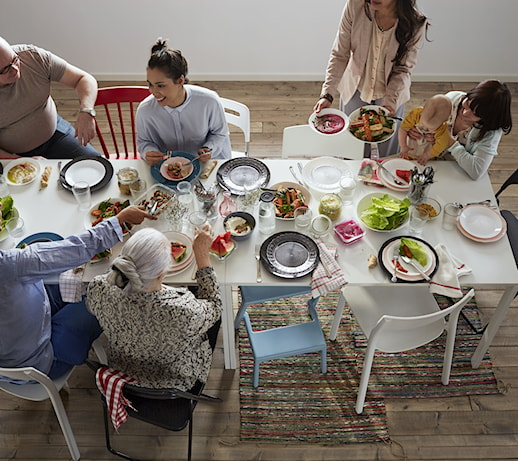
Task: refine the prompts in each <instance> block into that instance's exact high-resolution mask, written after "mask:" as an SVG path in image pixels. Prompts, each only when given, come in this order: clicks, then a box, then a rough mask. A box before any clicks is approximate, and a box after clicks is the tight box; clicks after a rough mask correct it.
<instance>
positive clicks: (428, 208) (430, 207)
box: [416, 198, 442, 221]
mask: <svg viewBox="0 0 518 461" xmlns="http://www.w3.org/2000/svg"><path fill="white" fill-rule="evenodd" d="M416 208H419V209H421V208H423V209H424V210H425V212H426V214H428V221H433V220H434V219H436V218H437V217H438V216H439V215H440V214H441V211H442V206H441V204H440V203H439V202H438V201H437V200H435V199H434V198H425V199H424V200H423V201H422V202H420V203H418V204H417V205H416Z"/></svg>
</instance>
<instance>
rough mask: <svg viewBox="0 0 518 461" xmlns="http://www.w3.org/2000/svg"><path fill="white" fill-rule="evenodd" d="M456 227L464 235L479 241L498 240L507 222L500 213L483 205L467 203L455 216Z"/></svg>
mask: <svg viewBox="0 0 518 461" xmlns="http://www.w3.org/2000/svg"><path fill="white" fill-rule="evenodd" d="M457 228H458V229H459V231H460V232H461V233H462V235H464V236H465V237H467V238H469V239H471V240H474V241H475V242H480V243H491V242H496V241H497V240H500V239H501V238H502V237H503V236H504V235H505V233H506V230H507V224H506V222H505V220H504V218H502V216H501V215H500V213H499V212H498V211H496V210H494V209H493V208H489V207H487V206H485V205H478V204H477V205H469V206H467V207H466V208H464V209H463V210H462V211H461V212H460V214H459V217H458V218H457Z"/></svg>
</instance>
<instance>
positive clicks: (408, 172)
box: [396, 170, 412, 183]
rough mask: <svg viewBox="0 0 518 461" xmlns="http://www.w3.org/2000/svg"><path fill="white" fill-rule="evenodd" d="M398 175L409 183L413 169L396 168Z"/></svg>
mask: <svg viewBox="0 0 518 461" xmlns="http://www.w3.org/2000/svg"><path fill="white" fill-rule="evenodd" d="M396 176H397V177H398V178H401V179H402V180H403V181H406V182H407V183H409V182H410V178H411V177H412V170H396Z"/></svg>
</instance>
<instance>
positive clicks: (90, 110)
mask: <svg viewBox="0 0 518 461" xmlns="http://www.w3.org/2000/svg"><path fill="white" fill-rule="evenodd" d="M79 112H84V113H85V114H88V115H91V116H92V117H95V109H94V108H90V107H82V108H81V109H79Z"/></svg>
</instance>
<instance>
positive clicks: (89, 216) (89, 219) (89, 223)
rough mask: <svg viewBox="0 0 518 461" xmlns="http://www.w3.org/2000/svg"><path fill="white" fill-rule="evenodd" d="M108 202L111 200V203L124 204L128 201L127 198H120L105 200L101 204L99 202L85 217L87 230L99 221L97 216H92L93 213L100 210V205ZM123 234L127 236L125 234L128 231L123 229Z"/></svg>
mask: <svg viewBox="0 0 518 461" xmlns="http://www.w3.org/2000/svg"><path fill="white" fill-rule="evenodd" d="M107 200H109V201H110V203H117V202H120V203H124V202H125V201H126V200H128V199H127V198H120V197H107V198H105V199H104V200H101V201H100V202H97V203H96V204H95V205H94V206H92V208H90V210H88V212H87V213H86V215H85V221H84V225H85V228H86V229H90V227H92V224H93V223H94V221H96V220H97V216H94V215H93V214H92V212H93V211H95V210H98V209H99V205H100V204H101V203H102V202H106V201H107ZM122 232H123V233H124V234H125V233H127V230H126V229H123V230H122Z"/></svg>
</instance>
